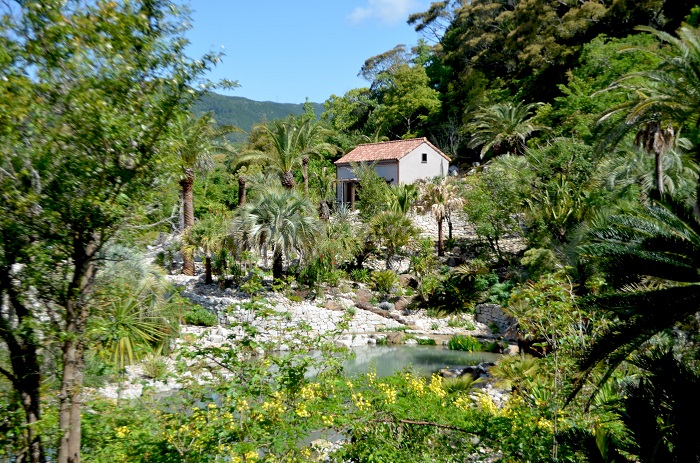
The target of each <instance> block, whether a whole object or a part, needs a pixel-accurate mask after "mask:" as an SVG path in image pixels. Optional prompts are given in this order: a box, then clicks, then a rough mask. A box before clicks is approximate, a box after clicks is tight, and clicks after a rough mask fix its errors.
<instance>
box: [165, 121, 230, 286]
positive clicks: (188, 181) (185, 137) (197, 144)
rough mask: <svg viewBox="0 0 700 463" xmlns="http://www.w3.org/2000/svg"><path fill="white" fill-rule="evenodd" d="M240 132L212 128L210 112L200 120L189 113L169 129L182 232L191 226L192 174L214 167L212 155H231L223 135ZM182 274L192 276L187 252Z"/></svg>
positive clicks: (192, 213) (192, 266) (192, 218)
mask: <svg viewBox="0 0 700 463" xmlns="http://www.w3.org/2000/svg"><path fill="white" fill-rule="evenodd" d="M234 132H240V129H237V128H236V127H232V126H220V127H214V119H213V116H212V115H211V114H209V113H206V114H204V115H203V116H201V117H199V118H194V117H193V116H192V115H189V114H181V115H180V116H178V117H177V118H176V119H175V121H174V123H173V128H172V135H171V137H172V141H171V143H172V149H173V151H174V152H175V155H176V156H177V159H178V160H179V162H180V167H181V168H182V177H181V178H180V187H181V188H182V205H183V207H182V209H183V217H184V220H183V232H187V230H188V229H189V228H190V227H192V225H194V201H193V194H192V187H193V185H194V178H195V172H196V171H199V172H206V171H208V170H211V169H212V168H213V167H214V161H213V159H212V157H211V156H212V155H213V154H231V153H233V149H232V148H231V147H230V146H229V144H228V142H227V140H226V138H225V137H226V135H228V134H231V133H234ZM182 273H183V274H185V275H190V276H192V275H194V260H193V259H192V256H191V254H190V253H189V252H183V264H182Z"/></svg>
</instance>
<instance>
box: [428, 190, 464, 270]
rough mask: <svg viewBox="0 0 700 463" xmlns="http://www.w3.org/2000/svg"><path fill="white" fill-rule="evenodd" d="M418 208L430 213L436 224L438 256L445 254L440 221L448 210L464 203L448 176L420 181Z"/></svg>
mask: <svg viewBox="0 0 700 463" xmlns="http://www.w3.org/2000/svg"><path fill="white" fill-rule="evenodd" d="M418 203H419V210H422V211H428V210H430V213H431V214H432V216H433V218H434V219H435V221H436V222H437V226H438V256H444V255H445V243H444V241H445V240H444V233H443V230H442V223H443V222H444V220H445V218H446V217H447V215H448V214H449V213H450V211H453V210H456V209H458V208H460V207H462V206H463V205H464V200H463V199H462V197H461V196H460V195H459V192H458V191H457V188H456V185H455V184H454V183H453V182H451V181H450V178H449V177H442V178H435V179H433V181H429V182H424V183H421V184H420V185H419V186H418Z"/></svg>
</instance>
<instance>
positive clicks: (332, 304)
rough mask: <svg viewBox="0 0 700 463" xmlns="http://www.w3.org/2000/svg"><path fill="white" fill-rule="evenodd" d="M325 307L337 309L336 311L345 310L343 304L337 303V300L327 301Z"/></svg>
mask: <svg viewBox="0 0 700 463" xmlns="http://www.w3.org/2000/svg"><path fill="white" fill-rule="evenodd" d="M325 307H326V309H328V310H334V311H336V312H342V311H343V306H342V305H340V304H339V303H337V302H335V301H331V300H329V301H326V304H325Z"/></svg>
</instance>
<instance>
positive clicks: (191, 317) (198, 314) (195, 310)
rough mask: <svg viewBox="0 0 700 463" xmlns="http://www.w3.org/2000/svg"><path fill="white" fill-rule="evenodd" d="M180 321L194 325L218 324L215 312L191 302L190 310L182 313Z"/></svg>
mask: <svg viewBox="0 0 700 463" xmlns="http://www.w3.org/2000/svg"><path fill="white" fill-rule="evenodd" d="M182 321H183V322H185V323H187V324H188V325H196V326H216V325H218V324H219V319H218V318H217V317H216V314H215V313H213V312H210V311H209V310H207V309H205V308H204V307H202V306H201V305H197V304H192V306H191V308H190V310H188V311H187V312H185V314H184V315H183V320H182Z"/></svg>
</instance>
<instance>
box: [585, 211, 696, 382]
mask: <svg viewBox="0 0 700 463" xmlns="http://www.w3.org/2000/svg"><path fill="white" fill-rule="evenodd" d="M580 252H581V254H582V255H583V256H584V257H587V258H589V259H591V260H594V261H596V262H598V263H599V264H600V267H601V268H602V269H604V270H610V271H611V272H610V273H611V274H612V275H615V276H618V278H624V279H626V280H625V281H621V282H619V283H620V284H624V283H630V282H635V281H640V280H641V279H642V278H645V277H652V278H657V279H661V280H664V281H666V284H665V285H662V286H660V287H656V288H653V289H651V290H644V289H641V290H640V289H638V288H636V287H634V288H633V289H634V290H632V291H628V292H617V293H612V294H606V295H602V296H594V297H590V298H588V299H585V300H584V306H587V307H588V308H589V309H591V310H597V311H602V312H604V313H607V314H609V315H610V316H611V318H612V320H613V321H612V325H611V326H610V327H609V329H608V330H607V333H605V334H604V335H602V336H599V337H598V338H597V339H595V341H594V342H593V344H592V345H591V347H590V348H589V349H588V351H587V352H586V354H585V355H584V357H583V358H582V359H581V361H580V367H581V370H582V373H583V374H582V377H581V379H580V380H579V383H578V387H579V388H580V387H581V386H582V383H583V379H585V378H586V377H587V376H588V375H589V374H590V373H591V371H592V370H593V369H594V368H595V367H596V366H598V365H601V364H603V363H605V364H606V371H605V373H604V374H603V377H602V380H601V384H602V383H603V382H605V381H606V380H607V379H608V378H609V377H610V375H611V374H612V372H613V370H614V369H615V368H616V367H617V366H618V365H619V364H620V363H621V362H622V361H624V360H625V359H626V358H627V357H628V356H629V355H630V354H631V353H632V352H634V351H635V350H637V349H638V348H639V347H641V346H642V345H643V344H644V343H645V342H646V341H647V340H649V339H650V338H651V337H652V336H654V335H655V334H657V333H659V332H660V331H662V330H664V329H666V328H669V327H671V326H673V325H674V324H675V323H676V322H678V321H681V320H684V319H686V318H687V317H688V316H689V315H691V314H694V313H695V312H697V311H698V307H700V274H699V273H698V271H697V269H698V268H700V222H698V219H697V218H696V217H695V216H694V215H693V213H692V211H691V210H690V209H689V208H688V207H687V206H685V205H683V204H681V203H679V202H674V201H672V200H670V199H667V200H666V201H665V202H656V203H654V204H652V205H650V206H648V207H646V208H645V209H644V210H643V211H641V212H639V213H638V214H635V215H617V216H611V217H610V218H609V219H607V220H606V221H605V223H602V224H600V225H599V226H597V227H595V228H594V229H593V230H591V232H590V237H589V241H588V243H587V244H584V245H582V246H581V247H580ZM577 390H578V389H577Z"/></svg>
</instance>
